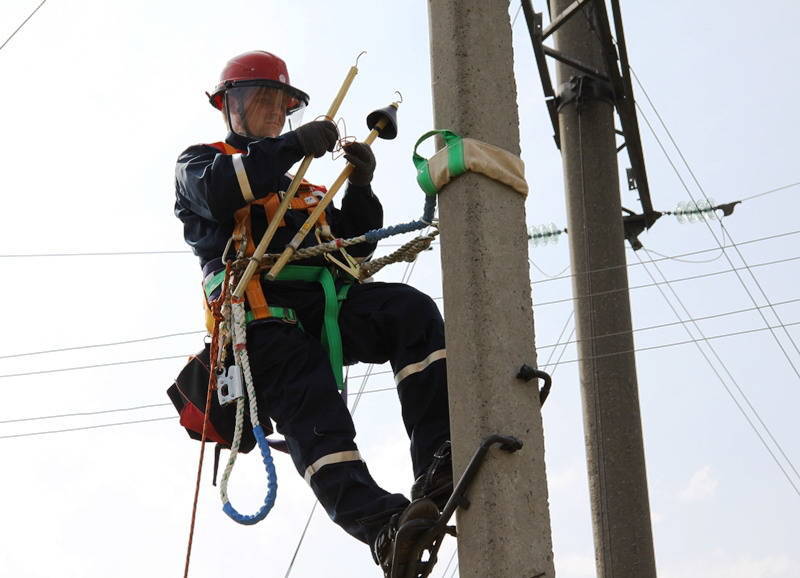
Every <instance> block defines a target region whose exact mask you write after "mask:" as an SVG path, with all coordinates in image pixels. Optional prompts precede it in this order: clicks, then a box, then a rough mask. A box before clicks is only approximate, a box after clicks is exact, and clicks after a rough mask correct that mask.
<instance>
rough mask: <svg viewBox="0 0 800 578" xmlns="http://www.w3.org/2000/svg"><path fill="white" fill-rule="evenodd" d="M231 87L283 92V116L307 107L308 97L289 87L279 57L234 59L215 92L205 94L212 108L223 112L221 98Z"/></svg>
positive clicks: (251, 55) (256, 55)
mask: <svg viewBox="0 0 800 578" xmlns="http://www.w3.org/2000/svg"><path fill="white" fill-rule="evenodd" d="M234 86H272V87H275V88H282V89H283V90H285V91H286V93H287V94H288V95H289V104H288V106H287V109H286V114H291V113H292V112H294V111H296V110H299V109H301V108H303V107H305V106H307V105H308V95H307V94H306V93H305V92H303V91H302V90H298V89H296V88H294V87H293V86H292V85H291V84H289V71H288V70H287V69H286V63H285V62H284V61H283V60H282V59H281V58H279V57H277V56H275V55H274V54H271V53H269V52H265V51H263V50H254V51H252V52H245V53H244V54H240V55H239V56H234V57H233V58H231V59H230V60H229V61H228V63H227V64H226V65H225V68H224V69H223V70H222V74H220V77H219V83H218V84H217V86H216V88H215V89H214V92H212V93H211V94H208V93H206V94H207V95H208V100H209V101H210V102H211V106H213V107H214V108H217V109H219V110H222V96H223V94H224V93H225V91H226V90H228V89H229V88H233V87H234Z"/></svg>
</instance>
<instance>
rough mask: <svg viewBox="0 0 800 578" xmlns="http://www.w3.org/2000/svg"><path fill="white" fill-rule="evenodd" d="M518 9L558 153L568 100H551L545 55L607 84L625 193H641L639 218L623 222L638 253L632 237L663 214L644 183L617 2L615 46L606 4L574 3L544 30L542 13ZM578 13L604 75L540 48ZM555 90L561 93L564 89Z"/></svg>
mask: <svg viewBox="0 0 800 578" xmlns="http://www.w3.org/2000/svg"><path fill="white" fill-rule="evenodd" d="M548 7H549V4H548ZM587 8H589V9H591V12H592V14H591V16H589V15H588V14H586V9H587ZM522 9H523V12H524V13H525V20H526V22H527V24H528V32H529V34H530V37H531V44H532V46H533V53H534V57H535V59H536V65H537V67H538V69H539V77H540V78H541V82H542V88H543V90H544V95H545V103H546V104H547V109H548V112H549V113H550V119H551V122H552V124H553V130H554V131H555V135H554V138H555V141H556V146H557V147H558V148H559V149H560V148H561V144H560V141H561V139H560V134H559V127H558V114H557V112H556V111H557V110H558V108H559V107H560V106H562V105H563V104H564V101H563V100H562V99H563V98H565V97H566V93H565V92H562V93H561V94H559V95H558V96H556V95H555V93H554V91H553V83H552V80H551V79H550V71H549V70H548V68H547V60H546V58H545V57H546V56H549V57H551V58H553V59H555V60H558V61H560V62H563V63H564V64H566V65H568V66H570V67H572V68H574V69H575V70H576V71H579V72H582V73H583V74H586V75H588V76H589V77H590V78H593V79H595V80H599V81H605V82H606V83H608V86H609V87H610V94H611V99H612V102H613V104H614V106H615V108H616V111H617V114H618V115H619V119H620V124H621V125H622V131H621V134H622V135H623V137H624V138H625V142H623V143H622V144H621V145H620V146H619V147H618V148H617V152H620V151H622V150H627V151H628V157H629V158H630V163H631V169H629V174H628V183H629V190H634V189H636V190H637V191H638V192H639V201H640V203H641V205H642V214H641V215H636V214H635V213H632V214H631V215H630V216H628V217H625V226H626V237H627V238H628V240H629V241H631V245H632V246H633V247H634V248H636V246H637V244H638V239H636V235H638V233H640V232H641V231H642V230H644V229H649V228H650V227H651V226H652V225H653V223H655V222H656V220H658V217H660V216H661V213H658V212H657V211H655V210H654V209H653V203H652V201H651V199H650V187H649V185H648V182H647V170H646V168H645V162H644V153H643V151H642V142H641V135H640V133H639V123H638V119H637V117H636V105H635V101H634V98H633V87H632V85H631V75H630V68H629V66H628V53H627V48H626V45H625V34H624V31H623V28H622V17H621V14H620V9H619V0H611V9H612V11H613V15H614V30H615V33H616V44H615V39H614V36H613V35H612V31H611V24H610V22H609V19H608V13H607V11H606V6H605V2H594V0H575V2H573V3H572V4H570V5H569V6H568V7H567V8H566V9H565V10H564V11H563V12H561V13H560V14H558V15H557V16H555V17H553V18H551V22H550V24H549V25H548V26H547V27H544V28H543V26H542V14H541V13H537V12H534V10H533V6H532V3H531V0H522ZM581 11H584V14H585V15H586V17H587V18H591V25H592V28H593V29H594V31H595V32H596V34H597V38H598V40H599V41H600V44H601V46H602V52H603V58H604V60H605V65H606V66H605V68H606V70H605V72H603V71H598V70H595V69H594V68H593V67H591V66H587V65H586V64H584V63H582V62H579V61H578V60H576V59H574V58H572V57H570V56H569V55H567V54H564V53H562V52H559V51H557V50H554V49H553V48H550V47H548V46H545V45H544V43H543V42H544V40H545V39H546V38H548V37H550V36H551V35H552V34H553V33H554V32H555V31H556V30H558V29H559V28H561V27H562V26H564V24H566V23H567V22H568V21H569V20H570V19H571V18H573V17H574V16H575V15H576V14H580V13H581ZM618 52H619V54H618ZM559 88H560V89H562V87H559ZM562 90H563V89H562ZM632 184H635V187H633V188H631V187H632ZM634 217H636V218H634ZM640 226H644V229H641V230H638V232H636V230H637V229H638V228H639V227H640ZM629 230H630V232H631V235H630V236H629V235H628V231H629ZM631 239H633V240H631ZM639 247H641V244H639Z"/></svg>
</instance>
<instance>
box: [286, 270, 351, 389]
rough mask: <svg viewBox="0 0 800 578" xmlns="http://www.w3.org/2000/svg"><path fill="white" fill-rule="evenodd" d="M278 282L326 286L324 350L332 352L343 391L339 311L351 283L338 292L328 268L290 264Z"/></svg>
mask: <svg viewBox="0 0 800 578" xmlns="http://www.w3.org/2000/svg"><path fill="white" fill-rule="evenodd" d="M277 280H278V281H311V282H314V281H316V282H318V283H319V284H320V285H322V293H323V295H324V297H325V315H324V318H323V321H322V335H321V336H320V341H321V342H322V347H323V348H324V349H325V350H326V351H327V352H328V357H330V360H331V369H332V370H333V376H334V377H335V378H336V385H337V387H338V388H339V391H342V389H343V388H344V376H343V373H342V366H343V365H344V354H343V353H342V334H341V332H340V331H339V311H340V309H341V307H342V301H344V300H345V299H346V298H347V293H348V292H349V291H350V287H352V285H351V284H349V283H348V284H346V285H343V286H342V287H341V288H340V289H339V291H336V285H335V284H334V282H333V275H332V274H331V272H330V270H329V269H328V268H327V267H314V266H307V265H287V266H286V267H284V268H283V270H282V271H281V272H280V273H279V274H278V278H277Z"/></svg>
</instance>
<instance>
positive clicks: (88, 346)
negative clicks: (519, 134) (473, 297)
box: [0, 230, 800, 377]
mask: <svg viewBox="0 0 800 578" xmlns="http://www.w3.org/2000/svg"><path fill="white" fill-rule="evenodd" d="M799 233H800V230H795V231H788V232H784V233H778V234H775V235H769V236H767V237H759V238H756V239H751V240H749V241H743V242H741V243H739V245H740V246H741V245H745V244H751V243H760V242H764V241H769V240H773V239H777V238H781V237H786V236H790V235H796V234H799ZM719 250H720V248H719V247H713V248H710V249H702V250H699V251H690V252H688V253H679V254H677V255H672V256H670V255H662V254H661V253H658V252H657V251H654V250H652V249H649V251H650V253H654V254H656V255H659V256H660V257H661V258H660V259H651V261H652V262H654V263H655V262H658V261H663V260H675V261H682V259H680V257H684V256H690V255H698V254H702V253H708V252H711V251H719ZM717 258H718V257H717ZM712 261H713V259H712ZM687 262H690V263H698V264H701V263H705V261H687ZM640 265H641V264H640V263H628V264H627V265H616V266H612V267H602V268H598V269H593V270H591V271H587V272H585V273H580V274H588V273H598V272H602V271H609V270H613V269H617V268H620V267H633V266H640ZM540 271H541V270H540ZM542 273H543V274H546V273H545V272H543V271H542ZM715 274H717V273H715ZM720 274H721V273H720ZM573 276H575V274H569V275H563V276H558V277H552V278H549V279H538V280H535V281H532V283H531V284H532V285H538V284H541V283H547V282H549V281H557V280H562V279H570V278H572V277H573ZM651 286H652V285H644V286H642V287H639V288H643V287H651ZM433 299H435V300H441V299H442V297H441V296H438V297H433ZM540 305H541V304H540ZM202 333H205V331H202V330H198V331H183V332H176V333H168V334H163V335H155V336H151V337H142V338H134V339H128V340H122V341H112V342H105V343H96V344H89V345H78V346H71V347H60V348H54V349H45V350H38V351H28V352H22V353H12V354H7V355H0V359H11V358H16V357H25V356H30V355H40V354H48V353H57V352H62V351H74V350H80V349H90V348H98V347H111V346H116V345H125V344H129V343H139V342H146V341H154V340H158V339H166V338H170V337H178V336H183V335H192V334H202ZM142 361H149V360H142ZM56 371H61V370H56ZM63 371H69V368H67V369H64V370H63ZM0 377H2V376H0Z"/></svg>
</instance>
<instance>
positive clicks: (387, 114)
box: [367, 103, 397, 140]
mask: <svg viewBox="0 0 800 578" xmlns="http://www.w3.org/2000/svg"><path fill="white" fill-rule="evenodd" d="M381 119H386V126H384V127H383V128H382V129H379V130H378V136H379V137H381V138H383V139H386V140H391V139H393V138H394V137H396V136H397V105H396V104H394V103H392V104H390V105H389V106H386V107H384V108H379V109H378V110H373V111H372V112H371V113H369V114H368V115H367V128H368V129H369V130H373V129H375V128H376V126H375V125H376V124H378V121H379V120H381Z"/></svg>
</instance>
